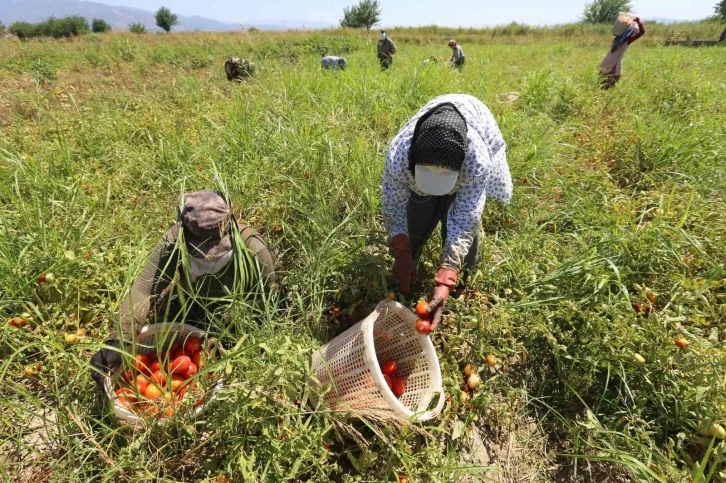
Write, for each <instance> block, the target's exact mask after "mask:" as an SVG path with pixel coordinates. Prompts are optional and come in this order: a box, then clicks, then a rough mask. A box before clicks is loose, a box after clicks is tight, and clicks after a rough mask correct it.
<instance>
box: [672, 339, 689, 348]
mask: <svg viewBox="0 0 726 483" xmlns="http://www.w3.org/2000/svg"><path fill="white" fill-rule="evenodd" d="M675 343H676V345H677V346H678V347H679V348H680V349H685V348H686V347H688V346H689V345H690V342H688V341H687V340H686V339H684V338H683V337H678V338H677V339H676V340H675Z"/></svg>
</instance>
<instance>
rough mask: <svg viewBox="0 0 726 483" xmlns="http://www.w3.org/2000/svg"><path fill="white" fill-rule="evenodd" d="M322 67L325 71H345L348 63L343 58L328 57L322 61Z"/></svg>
mask: <svg viewBox="0 0 726 483" xmlns="http://www.w3.org/2000/svg"><path fill="white" fill-rule="evenodd" d="M320 65H321V66H322V67H323V69H330V70H345V68H346V67H348V62H347V61H346V60H345V59H344V58H342V57H336V56H334V55H326V56H325V57H323V59H322V60H321V61H320Z"/></svg>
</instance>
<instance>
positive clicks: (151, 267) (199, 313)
mask: <svg viewBox="0 0 726 483" xmlns="http://www.w3.org/2000/svg"><path fill="white" fill-rule="evenodd" d="M237 227H238V233H239V241H238V242H236V241H235V239H236V236H235V235H233V240H232V247H233V248H232V252H233V256H232V257H231V260H230V262H229V263H227V265H225V266H224V267H223V268H222V269H221V270H220V271H219V272H218V273H215V274H213V275H202V276H200V277H198V278H194V277H193V276H191V274H190V273H189V272H190V271H189V270H185V268H184V261H183V258H184V257H183V256H181V254H182V253H181V252H182V250H183V249H184V247H183V246H180V245H181V243H179V241H180V240H179V235H180V231H181V223H177V224H175V225H174V226H172V227H171V228H170V229H169V230H167V231H166V233H164V235H163V236H162V238H161V241H160V242H159V243H158V244H157V245H156V247H154V250H153V251H152V253H151V255H150V256H149V259H148V261H147V262H146V265H145V266H144V269H143V270H142V271H141V274H139V276H138V277H137V278H136V280H134V283H133V285H132V286H131V290H130V291H129V293H128V294H127V295H126V297H125V298H124V300H123V302H122V303H121V307H120V310H119V321H120V329H121V333H122V334H123V336H124V337H125V338H126V339H127V340H128V339H129V338H130V337H131V335H132V334H135V333H137V332H138V330H140V329H141V328H142V327H143V326H144V325H145V324H146V323H147V322H149V319H151V318H153V317H158V318H160V319H163V321H165V322H186V323H191V324H194V325H204V324H205V323H206V322H207V320H206V319H207V316H208V315H209V314H210V313H214V312H215V311H216V310H217V309H218V308H220V307H223V306H224V305H228V303H229V302H230V301H231V298H232V297H234V296H235V295H238V294H239V293H242V292H250V291H255V290H258V289H262V288H263V287H265V288H274V287H276V286H277V275H276V273H275V261H274V258H273V257H272V254H271V253H270V251H269V250H268V249H267V245H266V244H265V241H264V240H263V238H262V237H261V236H260V235H259V234H258V233H257V232H256V231H255V230H254V229H253V228H252V227H250V226H247V225H243V224H238V225H237ZM239 243H242V244H243V245H244V247H246V248H247V252H245V250H244V248H242V247H239ZM242 252H245V253H242ZM188 274H189V275H188ZM241 274H244V275H241ZM190 277H191V278H192V280H190ZM242 278H244V279H245V280H246V283H245V284H244V286H242V285H241V284H240V283H239V281H240V280H241V279H242ZM235 292H237V293H235ZM152 322H153V321H152ZM114 337H116V336H115V335H112V336H111V338H114Z"/></svg>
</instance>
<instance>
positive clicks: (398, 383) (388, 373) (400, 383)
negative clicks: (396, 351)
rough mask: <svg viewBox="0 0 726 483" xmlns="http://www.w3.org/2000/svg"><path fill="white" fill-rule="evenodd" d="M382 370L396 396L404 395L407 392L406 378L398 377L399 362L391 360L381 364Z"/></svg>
mask: <svg viewBox="0 0 726 483" xmlns="http://www.w3.org/2000/svg"><path fill="white" fill-rule="evenodd" d="M381 372H382V373H383V379H385V380H386V384H388V387H389V388H390V389H391V391H393V394H394V395H395V396H396V397H401V396H403V393H405V392H406V379H404V378H402V377H397V376H396V373H397V372H398V362H396V361H394V360H389V361H386V362H384V363H383V364H381Z"/></svg>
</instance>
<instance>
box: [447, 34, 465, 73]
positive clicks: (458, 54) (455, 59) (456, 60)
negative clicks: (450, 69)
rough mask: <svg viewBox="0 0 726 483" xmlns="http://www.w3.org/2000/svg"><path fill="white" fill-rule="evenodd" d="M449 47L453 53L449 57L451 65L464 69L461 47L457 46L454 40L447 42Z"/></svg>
mask: <svg viewBox="0 0 726 483" xmlns="http://www.w3.org/2000/svg"><path fill="white" fill-rule="evenodd" d="M449 47H451V50H453V51H454V52H453V55H452V56H451V63H452V65H453V66H454V67H456V68H457V69H459V70H461V68H462V67H464V62H465V61H466V56H465V55H464V49H462V48H461V45H459V43H458V42H457V41H456V40H454V39H451V40H449Z"/></svg>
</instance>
